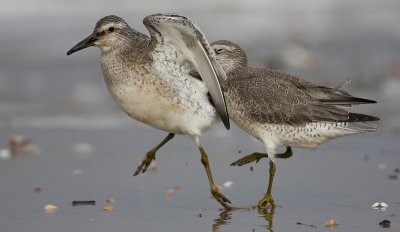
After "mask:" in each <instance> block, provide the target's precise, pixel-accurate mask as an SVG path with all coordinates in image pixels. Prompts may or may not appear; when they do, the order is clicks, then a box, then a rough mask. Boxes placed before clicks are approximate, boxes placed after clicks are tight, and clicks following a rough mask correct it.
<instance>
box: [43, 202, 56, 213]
mask: <svg viewBox="0 0 400 232" xmlns="http://www.w3.org/2000/svg"><path fill="white" fill-rule="evenodd" d="M57 209H58V207H57V206H55V205H51V204H47V205H45V206H44V207H43V210H44V212H46V213H54V212H55V211H56V210H57Z"/></svg>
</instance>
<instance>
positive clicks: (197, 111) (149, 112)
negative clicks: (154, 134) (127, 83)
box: [110, 85, 216, 135]
mask: <svg viewBox="0 0 400 232" xmlns="http://www.w3.org/2000/svg"><path fill="white" fill-rule="evenodd" d="M118 89H119V91H116V90H113V89H110V93H111V95H112V97H113V99H114V101H115V102H116V103H117V104H118V106H119V107H120V108H121V109H122V110H123V111H124V112H125V113H126V114H128V115H129V116H130V117H132V118H134V119H136V120H138V121H140V122H142V123H144V124H147V125H149V126H152V127H155V128H157V129H160V130H164V131H168V132H171V133H176V134H189V135H201V134H202V133H203V132H204V131H206V130H207V129H208V128H209V127H210V126H211V125H212V124H213V122H214V120H215V117H216V114H215V110H214V108H213V107H212V106H211V105H210V103H208V102H202V101H198V102H189V101H185V99H182V98H180V97H179V95H175V96H173V95H172V96H164V95H162V94H160V92H159V91H160V89H159V88H156V87H155V86H151V85H150V86H146V87H143V86H142V87H140V88H139V87H135V86H134V87H131V88H127V87H124V90H123V91H121V88H118ZM204 108H205V109H208V110H204Z"/></svg>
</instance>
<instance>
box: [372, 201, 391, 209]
mask: <svg viewBox="0 0 400 232" xmlns="http://www.w3.org/2000/svg"><path fill="white" fill-rule="evenodd" d="M371 207H372V208H373V209H377V210H380V211H385V210H386V208H387V207H389V205H388V204H386V203H385V202H375V203H374V204H372V205H371Z"/></svg>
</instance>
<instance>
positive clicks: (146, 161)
mask: <svg viewBox="0 0 400 232" xmlns="http://www.w3.org/2000/svg"><path fill="white" fill-rule="evenodd" d="M174 136H175V134H173V133H169V134H168V135H167V137H165V138H164V139H163V140H162V141H161V142H160V143H159V144H158V145H157V146H155V147H153V148H152V149H151V150H150V151H148V152H147V153H146V155H145V156H144V158H143V160H142V162H141V163H140V164H139V166H138V167H137V168H136V171H135V173H134V174H133V175H134V176H136V175H138V174H139V173H140V172H141V173H145V172H146V170H147V168H148V167H149V166H150V164H151V161H153V160H155V159H156V152H157V151H158V149H160V148H161V147H162V146H164V145H165V144H166V143H167V142H168V141H170V140H171V139H172V138H174Z"/></svg>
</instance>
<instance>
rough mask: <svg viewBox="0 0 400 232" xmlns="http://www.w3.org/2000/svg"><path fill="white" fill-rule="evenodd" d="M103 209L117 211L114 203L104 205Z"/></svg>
mask: <svg viewBox="0 0 400 232" xmlns="http://www.w3.org/2000/svg"><path fill="white" fill-rule="evenodd" d="M103 211H106V212H114V211H115V208H114V206H112V205H107V206H104V207H103Z"/></svg>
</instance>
